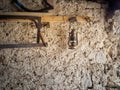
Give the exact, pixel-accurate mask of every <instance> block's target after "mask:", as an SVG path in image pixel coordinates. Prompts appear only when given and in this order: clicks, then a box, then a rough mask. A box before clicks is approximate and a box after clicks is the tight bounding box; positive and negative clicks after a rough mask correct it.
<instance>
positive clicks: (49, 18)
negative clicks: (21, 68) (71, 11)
mask: <svg viewBox="0 0 120 90" xmlns="http://www.w3.org/2000/svg"><path fill="white" fill-rule="evenodd" d="M0 15H16V16H17V15H19V16H37V17H41V22H67V21H69V19H70V18H71V17H73V16H55V15H52V14H50V13H33V12H0ZM87 18H88V19H91V17H87ZM76 19H77V21H78V22H86V17H80V16H76ZM2 21H8V22H31V21H30V20H19V19H14V20H10V19H9V20H0V22H2Z"/></svg>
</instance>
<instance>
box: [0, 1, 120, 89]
mask: <svg viewBox="0 0 120 90" xmlns="http://www.w3.org/2000/svg"><path fill="white" fill-rule="evenodd" d="M15 10H16V9H13V8H12V9H11V8H9V10H8V11H15ZM105 10H106V5H102V4H99V3H95V2H90V1H89V2H87V1H80V0H79V1H76V0H72V1H68V0H66V1H64V0H57V2H56V5H55V12H54V15H73V16H74V15H80V16H91V17H93V20H92V21H89V22H86V23H82V22H81V23H74V24H72V27H73V28H75V29H76V30H78V39H79V44H78V46H77V47H76V49H73V50H70V49H68V45H67V42H68V32H69V30H68V29H69V26H70V23H69V22H64V23H59V22H58V23H50V28H48V27H43V28H42V33H43V35H44V38H45V40H46V42H48V47H41V48H16V49H1V50H0V90H119V89H120V11H119V10H118V11H116V12H115V14H114V16H113V17H112V18H110V19H109V20H108V22H107V21H106V20H105V14H106V13H105ZM35 35H36V28H35V26H34V24H33V23H0V43H2V44H3V43H31V42H32V43H34V42H35V37H36V36H35Z"/></svg>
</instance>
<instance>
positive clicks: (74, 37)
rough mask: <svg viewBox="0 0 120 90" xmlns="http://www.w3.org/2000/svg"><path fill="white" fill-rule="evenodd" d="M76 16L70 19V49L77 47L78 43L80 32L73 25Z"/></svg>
mask: <svg viewBox="0 0 120 90" xmlns="http://www.w3.org/2000/svg"><path fill="white" fill-rule="evenodd" d="M76 21H77V20H76V17H72V18H70V19H69V22H70V26H69V39H68V46H69V49H75V47H76V46H77V45H78V32H77V30H75V29H74V28H72V27H71V24H73V23H74V22H76Z"/></svg>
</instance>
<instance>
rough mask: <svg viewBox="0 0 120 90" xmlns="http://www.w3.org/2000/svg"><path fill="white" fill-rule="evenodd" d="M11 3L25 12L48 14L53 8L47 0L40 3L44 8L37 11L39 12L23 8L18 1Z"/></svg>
mask: <svg viewBox="0 0 120 90" xmlns="http://www.w3.org/2000/svg"><path fill="white" fill-rule="evenodd" d="M12 3H14V4H15V5H16V6H17V7H19V8H20V9H22V10H24V11H27V12H48V10H51V9H53V6H52V5H50V4H49V3H48V2H47V0H43V1H42V3H43V4H44V6H45V8H43V9H39V10H31V9H29V8H27V7H25V6H24V5H23V4H22V3H21V2H19V0H12Z"/></svg>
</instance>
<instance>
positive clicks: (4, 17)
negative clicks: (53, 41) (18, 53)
mask: <svg viewBox="0 0 120 90" xmlns="http://www.w3.org/2000/svg"><path fill="white" fill-rule="evenodd" d="M7 19H23V20H26V19H28V20H31V21H33V22H34V23H35V26H36V28H37V40H36V42H37V43H36V44H0V48H21V47H39V46H47V43H46V42H45V41H44V39H43V37H42V34H41V31H40V28H41V17H37V16H19V15H0V20H7ZM40 39H41V41H42V44H41V43H40Z"/></svg>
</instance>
